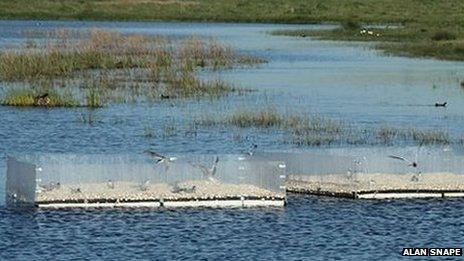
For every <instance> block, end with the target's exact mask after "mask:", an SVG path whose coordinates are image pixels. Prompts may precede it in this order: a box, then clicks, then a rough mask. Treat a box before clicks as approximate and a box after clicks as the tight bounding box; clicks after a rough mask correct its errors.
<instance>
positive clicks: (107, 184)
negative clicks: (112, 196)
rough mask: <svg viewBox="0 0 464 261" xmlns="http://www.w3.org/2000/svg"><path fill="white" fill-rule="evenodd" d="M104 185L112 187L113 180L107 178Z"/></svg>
mask: <svg viewBox="0 0 464 261" xmlns="http://www.w3.org/2000/svg"><path fill="white" fill-rule="evenodd" d="M106 186H107V187H108V188H110V189H114V181H113V180H111V179H109V180H108V181H107V182H106Z"/></svg>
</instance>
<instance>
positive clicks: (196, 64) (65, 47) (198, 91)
mask: <svg viewBox="0 0 464 261" xmlns="http://www.w3.org/2000/svg"><path fill="white" fill-rule="evenodd" d="M260 62H263V60H262V59H260V58H254V57H252V56H246V55H240V54H237V53H236V52H235V51H234V50H233V48H232V47H231V46H229V45H226V44H223V43H219V42H217V41H216V40H214V39H200V38H195V37H192V38H188V39H171V38H166V37H146V36H143V35H122V34H120V33H117V32H113V31H106V30H102V29H92V30H90V31H89V32H86V33H80V34H75V33H73V31H71V30H67V29H59V30H57V31H55V32H54V33H53V34H50V35H48V36H47V38H46V39H45V40H44V41H43V43H40V44H38V43H34V44H27V45H20V46H16V47H15V48H11V49H7V50H3V51H2V52H1V53H0V78H1V80H2V81H3V82H13V83H24V85H25V86H26V85H27V84H26V83H29V82H32V83H35V82H39V81H50V82H53V81H60V80H61V81H62V82H63V85H64V86H61V87H69V86H66V85H67V84H68V83H69V82H74V83H75V82H80V83H79V84H74V85H80V86H81V88H83V90H82V91H83V92H84V93H86V95H85V98H86V99H85V101H83V102H81V103H82V104H85V105H88V106H91V107H99V106H102V105H103V103H104V102H103V100H104V99H103V96H107V97H112V96H114V95H111V92H113V91H115V90H117V89H121V88H126V89H127V88H129V89H134V90H135V91H134V92H133V93H134V94H135V93H137V94H138V95H141V96H144V95H147V96H151V97H156V96H159V97H161V96H162V97H169V98H188V97H202V96H210V97H218V96H221V95H226V94H228V93H231V92H235V91H237V90H238V89H237V88H235V87H233V86H231V84H228V83H226V82H224V81H219V80H216V81H205V80H200V79H198V76H197V71H198V70H199V69H207V70H219V69H228V68H231V67H233V66H239V65H250V64H255V63H260ZM64 79H65V80H64ZM103 90H104V91H103ZM154 93H157V94H155V95H154ZM103 94H105V95H103ZM122 100H125V101H127V100H137V99H136V98H134V97H132V98H131V99H127V98H126V99H122ZM113 101H114V100H113ZM11 104H17V105H18V106H20V104H21V103H11Z"/></svg>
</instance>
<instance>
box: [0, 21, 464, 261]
mask: <svg viewBox="0 0 464 261" xmlns="http://www.w3.org/2000/svg"><path fill="white" fill-rule="evenodd" d="M60 27H71V28H75V29H87V28H92V27H102V28H111V29H114V30H120V31H122V32H124V33H145V34H151V35H158V34H162V35H172V36H179V37H183V36H188V35H200V36H209V37H215V38H217V39H219V40H220V41H224V42H227V43H230V44H232V45H233V46H235V47H236V48H237V49H238V50H239V51H241V52H245V53H249V54H254V55H259V56H263V57H265V58H266V59H267V60H268V61H269V62H268V63H267V64H264V65H261V66H259V67H257V68H251V69H250V68H246V69H234V70H230V71H225V72H220V73H219V74H220V77H222V78H224V79H226V80H230V81H233V82H234V83H235V84H237V85H239V86H243V87H246V88H253V89H256V90H257V92H253V93H251V94H249V95H244V96H231V97H228V98H225V99H219V100H199V101H191V100H180V101H163V102H159V103H156V104H121V105H110V106H108V107H105V108H102V109H98V110H96V111H93V112H91V114H92V116H93V117H95V119H96V122H95V123H94V124H91V125H89V124H85V123H82V122H81V120H80V118H81V117H87V115H88V114H89V113H90V112H88V111H87V110H86V109H82V108H76V109H41V108H11V107H0V119H1V122H0V156H1V157H2V158H4V156H5V155H6V154H8V153H30V152H33V153H37V152H76V153H140V152H141V151H143V150H145V149H147V148H153V149H155V150H158V151H162V152H169V153H174V154H175V153H237V152H242V151H243V150H244V149H246V148H247V146H248V144H247V143H246V142H245V141H244V137H251V138H252V139H253V140H255V142H257V143H258V144H259V147H260V148H261V149H263V150H282V149H291V148H292V145H289V144H283V143H282V142H279V140H280V139H281V138H282V137H281V133H279V132H278V131H264V132H263V131H259V130H256V129H251V130H240V129H222V128H219V129H217V128H213V129H209V128H200V129H199V130H198V132H197V133H196V135H193V136H192V135H191V134H187V133H190V132H188V128H189V124H188V122H189V121H190V120H191V119H192V118H194V117H196V116H198V115H201V114H203V113H204V112H208V113H209V112H211V113H217V112H219V113H227V112H230V111H233V110H235V109H237V108H243V107H245V108H246V107H249V108H255V107H256V106H273V107H276V108H277V109H279V110H296V111H300V110H304V111H310V112H313V113H317V114H320V115H323V116H326V117H330V118H334V119H342V120H344V121H348V122H351V123H354V124H359V125H363V126H368V127H375V126H379V125H382V124H388V125H390V126H394V127H405V128H408V127H417V128H423V129H439V130H445V131H448V132H450V133H452V134H453V135H455V136H460V135H461V133H462V132H461V130H462V129H463V127H464V120H463V115H464V106H463V105H464V90H462V89H461V87H460V86H459V82H460V81H461V80H463V79H464V70H463V69H464V63H460V62H444V61H436V60H425V59H408V58H400V57H390V56H383V55H381V54H379V53H378V52H376V51H374V50H372V49H369V48H368V45H366V44H360V43H337V42H326V41H313V40H310V39H309V38H292V37H283V36H272V35H269V34H268V33H267V32H269V31H272V30H275V29H284V28H303V27H304V28H311V27H314V28H319V27H320V26H315V25H306V26H303V25H262V24H221V23H217V24H198V23H122V22H118V23H111V22H36V21H0V45H3V46H5V45H8V44H11V43H18V42H21V41H24V40H25V38H24V35H23V34H22V33H21V32H23V31H25V30H30V29H34V30H37V29H38V30H53V29H54V28H60ZM204 74H205V77H208V76H211V74H213V75H212V76H213V77H218V76H217V75H216V74H217V73H210V72H205V73H204ZM442 101H447V102H448V103H449V106H448V107H447V108H445V109H443V108H435V107H434V106H429V105H433V104H434V103H435V102H442ZM166 125H169V126H175V129H176V134H175V135H164V134H163V131H162V129H163V128H164V126H166ZM147 127H149V128H152V129H153V130H154V131H155V132H157V134H158V137H155V138H146V137H144V135H143V134H144V129H145V128H147ZM342 145H343V144H342ZM4 179H5V162H4V161H3V160H1V161H0V198H2V199H3V198H4ZM463 207H464V204H463V201H462V200H407V201H382V202H370V201H350V200H338V199H327V198H315V197H305V196H291V197H290V198H289V201H288V205H287V206H286V207H285V209H226V210H218V209H206V210H205V209H197V210H196V209H183V210H175V211H168V210H135V211H134V210H98V211H38V212H34V211H33V212H23V211H15V210H12V209H8V208H6V207H4V202H3V201H1V203H0V238H1V242H0V257H3V258H16V259H19V260H24V259H50V258H62V259H63V258H74V259H100V258H101V259H125V258H130V257H132V258H133V257H134V256H135V255H137V256H138V257H139V258H140V259H173V258H185V259H195V260H197V259H224V258H231V259H284V258H287V259H311V260H314V259H320V260H327V259H352V260H359V259H365V260H371V259H374V258H380V259H397V258H399V253H400V252H401V248H402V247H421V246H427V247H452V246H455V247H462V245H463V243H464V240H463V238H464V237H463V236H464V232H463V231H464V219H463V218H462V217H461V216H462V209H463ZM316 257H318V258H316ZM3 258H2V259H3Z"/></svg>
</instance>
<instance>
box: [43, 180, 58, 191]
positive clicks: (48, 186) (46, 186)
mask: <svg viewBox="0 0 464 261" xmlns="http://www.w3.org/2000/svg"><path fill="white" fill-rule="evenodd" d="M60 186H61V184H60V183H59V182H58V183H56V184H55V183H54V182H50V183H48V184H43V185H39V188H40V189H41V190H44V191H52V190H54V189H59V188H60Z"/></svg>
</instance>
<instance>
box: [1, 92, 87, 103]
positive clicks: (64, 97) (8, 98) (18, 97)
mask: <svg viewBox="0 0 464 261" xmlns="http://www.w3.org/2000/svg"><path fill="white" fill-rule="evenodd" d="M44 93H47V94H48V95H47V99H48V102H47V104H46V105H40V104H37V97H38V96H40V95H43V94H44ZM1 104H2V105H6V106H46V107H76V106H79V104H78V102H77V101H76V100H75V99H74V98H73V97H71V96H70V95H69V94H58V93H56V92H54V91H51V90H48V91H47V92H45V91H41V92H40V91H35V90H32V89H9V90H7V91H6V94H5V95H4V97H3V99H2V100H1Z"/></svg>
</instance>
